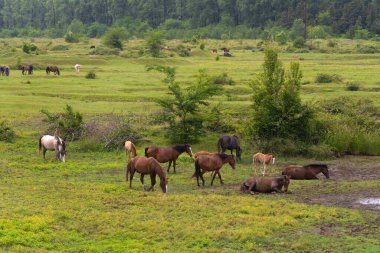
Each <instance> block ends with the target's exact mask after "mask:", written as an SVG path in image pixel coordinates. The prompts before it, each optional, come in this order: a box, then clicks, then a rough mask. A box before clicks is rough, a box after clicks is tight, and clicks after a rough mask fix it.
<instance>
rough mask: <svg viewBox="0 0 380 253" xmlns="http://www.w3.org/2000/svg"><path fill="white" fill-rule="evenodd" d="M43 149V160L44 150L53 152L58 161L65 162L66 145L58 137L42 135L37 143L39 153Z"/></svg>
mask: <svg viewBox="0 0 380 253" xmlns="http://www.w3.org/2000/svg"><path fill="white" fill-rule="evenodd" d="M41 149H43V154H44V159H45V154H46V150H55V153H56V157H57V159H58V161H61V162H65V156H66V150H65V149H66V144H65V142H64V141H63V140H62V139H61V137H59V136H52V135H42V136H41V137H40V141H39V151H40V152H41Z"/></svg>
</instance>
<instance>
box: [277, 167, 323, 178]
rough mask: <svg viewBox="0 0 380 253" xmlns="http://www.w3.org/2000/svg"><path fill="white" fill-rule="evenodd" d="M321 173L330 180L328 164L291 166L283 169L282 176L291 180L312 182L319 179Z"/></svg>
mask: <svg viewBox="0 0 380 253" xmlns="http://www.w3.org/2000/svg"><path fill="white" fill-rule="evenodd" d="M321 172H322V173H323V175H325V177H326V178H327V179H329V178H330V176H329V168H328V167H327V165H326V164H309V165H305V166H302V165H289V166H287V167H286V168H285V169H283V171H282V175H288V176H290V178H291V179H299V180H310V179H318V177H317V175H318V174H319V173H321Z"/></svg>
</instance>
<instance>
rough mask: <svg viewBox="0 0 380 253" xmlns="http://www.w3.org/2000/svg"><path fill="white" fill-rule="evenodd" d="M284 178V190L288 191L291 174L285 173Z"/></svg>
mask: <svg viewBox="0 0 380 253" xmlns="http://www.w3.org/2000/svg"><path fill="white" fill-rule="evenodd" d="M282 178H283V182H284V191H285V192H287V191H288V186H289V184H290V176H288V175H283V176H282Z"/></svg>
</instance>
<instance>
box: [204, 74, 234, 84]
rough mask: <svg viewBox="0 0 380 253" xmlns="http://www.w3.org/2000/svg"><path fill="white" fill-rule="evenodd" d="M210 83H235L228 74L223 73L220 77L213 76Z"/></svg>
mask: <svg viewBox="0 0 380 253" xmlns="http://www.w3.org/2000/svg"><path fill="white" fill-rule="evenodd" d="M210 81H211V82H212V83H214V84H228V85H233V84H234V83H235V82H234V80H232V78H231V77H229V76H228V74H227V72H223V73H222V74H220V75H217V76H213V77H211V78H210Z"/></svg>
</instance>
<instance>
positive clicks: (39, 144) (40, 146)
mask: <svg viewBox="0 0 380 253" xmlns="http://www.w3.org/2000/svg"><path fill="white" fill-rule="evenodd" d="M42 137H43V136H42V135H41V137H40V139H39V141H38V152H41V148H42V142H41V140H42Z"/></svg>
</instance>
